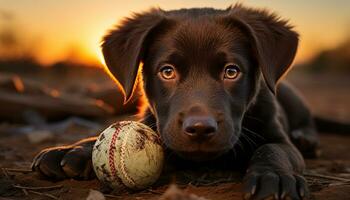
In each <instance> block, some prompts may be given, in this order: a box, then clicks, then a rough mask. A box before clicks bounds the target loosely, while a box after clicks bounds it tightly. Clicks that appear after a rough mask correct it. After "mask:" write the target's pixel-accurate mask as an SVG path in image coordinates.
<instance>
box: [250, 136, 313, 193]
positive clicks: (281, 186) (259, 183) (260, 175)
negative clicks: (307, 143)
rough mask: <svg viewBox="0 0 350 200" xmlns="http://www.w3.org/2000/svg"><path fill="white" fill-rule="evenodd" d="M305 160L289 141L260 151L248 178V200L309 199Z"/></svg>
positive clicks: (265, 146) (264, 147)
mask: <svg viewBox="0 0 350 200" xmlns="http://www.w3.org/2000/svg"><path fill="white" fill-rule="evenodd" d="M304 166H305V165H304V160H303V158H302V156H301V154H300V153H299V152H298V150H297V149H296V148H295V147H294V146H293V145H292V144H290V143H289V142H288V141H287V142H283V143H269V144H265V145H262V146H261V147H259V148H258V149H257V150H256V151H255V153H254V155H253V157H252V158H251V161H250V165H249V168H248V170H247V174H246V175H245V178H244V199H305V198H307V197H308V189H307V184H306V181H305V179H304V178H303V176H302V173H303V170H304Z"/></svg>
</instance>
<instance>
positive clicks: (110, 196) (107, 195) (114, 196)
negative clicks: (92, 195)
mask: <svg viewBox="0 0 350 200" xmlns="http://www.w3.org/2000/svg"><path fill="white" fill-rule="evenodd" d="M103 195H104V196H105V197H109V198H118V199H120V198H122V196H116V195H112V194H103Z"/></svg>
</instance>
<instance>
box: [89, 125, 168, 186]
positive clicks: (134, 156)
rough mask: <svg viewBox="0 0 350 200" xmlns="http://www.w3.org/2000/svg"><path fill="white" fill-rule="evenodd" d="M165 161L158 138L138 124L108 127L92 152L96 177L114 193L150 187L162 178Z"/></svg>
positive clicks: (151, 131) (148, 129)
mask: <svg viewBox="0 0 350 200" xmlns="http://www.w3.org/2000/svg"><path fill="white" fill-rule="evenodd" d="M163 161H164V153H163V149H162V146H161V143H160V138H159V136H158V134H157V133H155V132H154V131H153V130H152V129H151V128H150V127H148V126H146V125H144V124H142V123H139V122H135V121H121V122H117V123H115V124H112V125H111V126H109V127H108V128H107V129H106V130H104V131H103V132H102V133H101V135H100V136H99V138H98V139H97V141H96V143H95V145H94V147H93V150H92V164H93V168H94V171H95V173H96V176H97V177H98V179H99V180H100V181H101V182H103V183H105V184H107V185H109V186H110V187H112V188H114V189H118V188H121V187H124V186H126V187H127V188H130V189H134V190H138V189H144V188H147V187H149V186H151V185H152V184H153V183H154V182H156V181H157V179H158V178H159V176H160V173H161V171H162V167H163Z"/></svg>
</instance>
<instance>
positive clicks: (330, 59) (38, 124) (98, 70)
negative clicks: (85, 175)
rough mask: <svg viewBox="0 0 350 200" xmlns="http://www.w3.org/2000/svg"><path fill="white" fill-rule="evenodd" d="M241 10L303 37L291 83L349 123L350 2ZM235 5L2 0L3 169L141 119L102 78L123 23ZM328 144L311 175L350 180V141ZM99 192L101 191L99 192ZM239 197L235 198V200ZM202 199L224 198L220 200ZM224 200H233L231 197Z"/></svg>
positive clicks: (5, 188) (284, 1) (2, 190)
mask: <svg viewBox="0 0 350 200" xmlns="http://www.w3.org/2000/svg"><path fill="white" fill-rule="evenodd" d="M240 2H241V3H244V4H245V5H246V6H253V7H258V8H267V9H269V10H272V11H274V12H276V13H277V14H279V15H280V16H282V18H285V19H289V20H290V22H291V24H293V25H294V26H295V30H297V31H298V32H299V34H300V46H299V49H298V53H297V56H296V59H295V61H294V69H293V70H292V71H291V72H290V73H289V74H288V75H287V77H286V79H288V80H289V81H290V82H291V83H292V84H293V85H294V86H295V87H296V88H297V89H299V90H300V92H301V93H302V95H303V96H304V97H305V101H306V102H307V104H308V105H309V106H310V108H311V110H312V112H313V113H314V114H317V115H321V116H324V117H327V118H332V119H336V120H338V121H343V122H350V120H349V119H350V1H349V0H332V1H331V0H324V1H319V0H309V1H304V0H294V1H289V0H279V1H276V0H246V1H240ZM234 3H236V1H232V0H201V1H199V0H172V1H165V0H147V1H145V0H133V1H121V0H74V1H72V0H60V1H50V0H0V167H20V168H24V167H25V168H28V167H29V166H30V163H31V160H32V158H33V157H34V155H35V154H36V153H37V152H39V151H40V150H41V149H43V148H46V147H51V146H57V145H63V144H69V143H72V142H75V141H77V140H78V139H81V138H85V137H88V136H95V135H97V134H98V133H99V132H100V131H101V130H103V129H104V128H105V127H106V126H108V124H110V123H112V122H113V121H116V120H120V119H135V117H136V112H137V107H138V105H139V98H138V97H139V94H136V95H135V97H134V98H133V99H132V100H131V101H130V102H129V103H128V104H126V105H123V97H122V96H121V93H120V91H119V90H118V88H117V87H116V85H115V84H114V83H113V81H112V80H111V79H110V78H109V77H108V76H107V74H106V73H105V72H104V70H103V58H102V55H101V50H100V42H101V38H102V36H103V35H104V34H105V32H106V31H107V30H109V29H110V28H112V27H113V26H114V25H116V24H118V22H119V21H120V20H121V19H122V18H123V17H126V16H130V14H131V13H132V12H139V11H143V10H145V9H148V8H150V7H152V6H156V7H160V8H162V9H164V10H168V9H178V8H190V7H215V8H221V9H225V8H227V7H228V6H230V5H231V4H234ZM324 141H327V142H324ZM321 145H322V146H321V147H322V150H323V152H324V154H323V155H322V157H321V159H319V160H318V161H314V160H308V161H307V165H308V167H310V169H312V170H314V171H316V172H319V173H324V174H328V175H337V176H340V177H343V178H344V177H345V178H346V177H347V178H350V168H349V166H350V157H349V156H350V155H349V154H348V152H349V147H350V140H349V138H348V137H346V136H342V137H340V136H337V135H332V134H329V135H322V138H321ZM5 171H6V170H5ZM6 173H8V172H6ZM6 173H5V175H6ZM5 175H3V174H1V173H0V196H11V197H13V196H17V197H18V199H23V193H22V191H21V190H16V189H14V188H13V187H12V186H13V184H14V183H21V184H25V185H46V184H48V182H45V181H43V180H40V181H39V180H38V179H37V178H35V177H34V176H33V175H25V174H24V175H19V176H10V179H9V178H8V175H6V176H5ZM6 181H7V182H6ZM311 181H313V180H311ZM67 183H68V186H67V187H68V188H69V191H70V192H69V193H66V192H60V193H55V192H54V191H53V192H52V193H51V194H53V195H56V196H61V197H62V196H64V195H71V196H70V197H67V199H75V198H76V197H78V196H79V197H81V196H84V195H85V193H87V192H88V191H89V188H92V184H91V183H90V182H87V183H84V184H85V185H84V184H82V183H81V182H79V183H77V182H67ZM325 184H329V183H328V182H327V183H325V182H322V181H319V180H316V181H314V182H312V184H311V186H312V187H311V189H312V191H313V192H314V193H313V195H314V197H317V198H315V199H331V198H330V197H334V199H343V198H344V197H345V198H346V196H347V195H346V194H348V192H349V190H350V186H349V187H347V188H343V189H341V188H340V189H339V188H337V190H335V191H334V192H333V193H332V192H329V191H327V190H324V187H325ZM94 187H96V188H98V184H95V186H94ZM207 189H209V190H208V191H210V190H211V189H212V188H207ZM214 189H215V188H214ZM203 191H204V190H203ZM218 191H219V190H218ZM225 191H231V189H226V190H225ZM239 191H240V190H239V189H237V190H235V191H234V192H236V193H235V194H236V195H237V192H239ZM342 192H343V193H342ZM219 193H220V194H221V193H222V192H221V190H220V192H219ZM205 194H207V195H209V194H210V195H214V196H213V197H210V198H213V199H217V198H218V197H217V196H215V194H218V193H215V192H213V193H212V192H205ZM342 194H343V195H342ZM135 195H137V194H135ZM210 195H209V196H210ZM222 195H227V197H228V199H232V195H233V194H232V193H230V192H226V193H225V192H223V193H222ZM317 195H318V196H317ZM327 195H328V196H327ZM337 195H338V196H337ZM238 196H239V195H238ZM239 197H240V196H239ZM321 197H322V198H321ZM208 198H209V197H208ZM63 199H64V198H63ZM131 199H132V198H131ZM219 199H225V198H221V197H220V198H219Z"/></svg>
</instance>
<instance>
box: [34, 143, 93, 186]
mask: <svg viewBox="0 0 350 200" xmlns="http://www.w3.org/2000/svg"><path fill="white" fill-rule="evenodd" d="M91 153H92V145H91V144H89V145H86V144H76V145H71V146H62V147H54V148H48V149H44V150H42V151H41V152H40V153H39V154H37V155H36V156H35V158H34V160H33V163H32V170H33V171H35V172H37V173H38V174H40V175H41V176H44V177H46V178H50V179H55V180H61V179H65V178H74V179H77V180H86V179H90V178H92V177H94V172H93V169H92V161H91Z"/></svg>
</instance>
